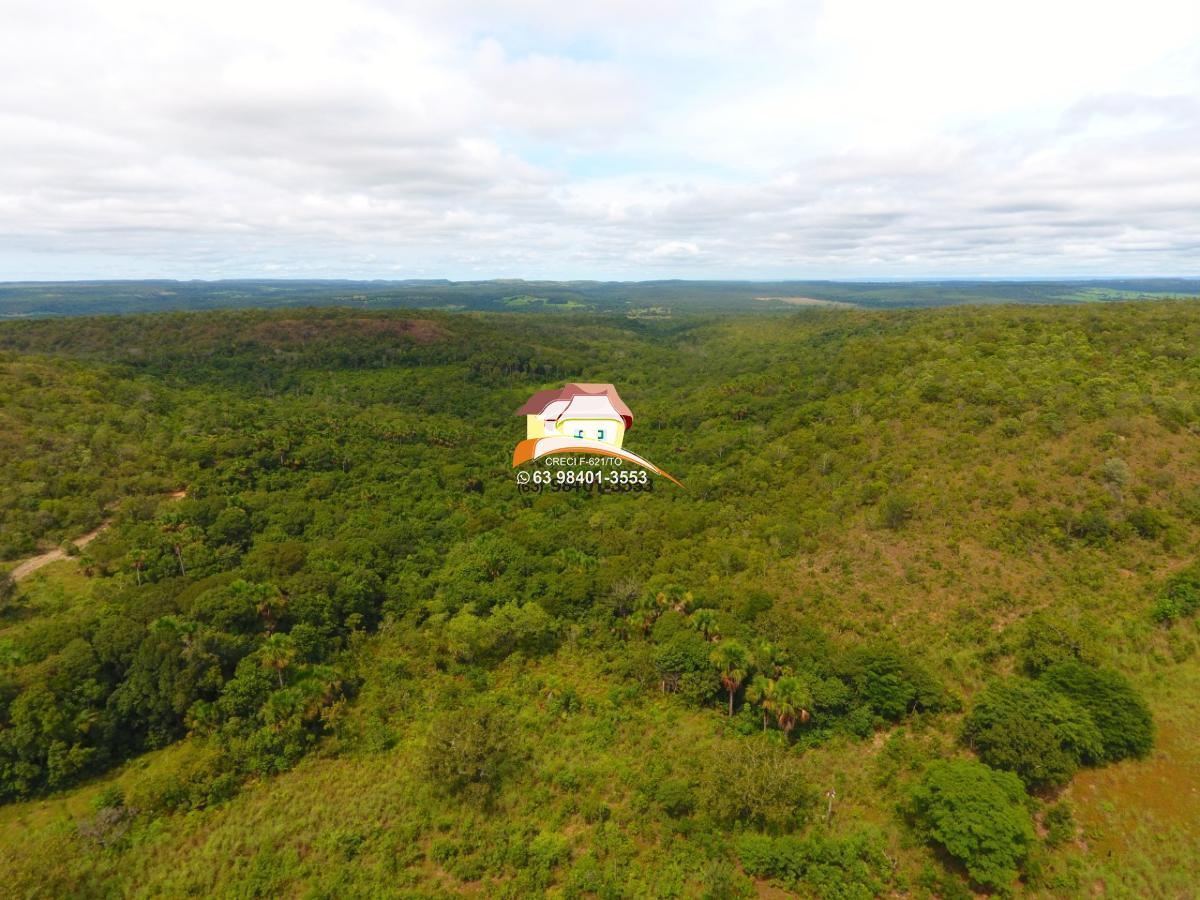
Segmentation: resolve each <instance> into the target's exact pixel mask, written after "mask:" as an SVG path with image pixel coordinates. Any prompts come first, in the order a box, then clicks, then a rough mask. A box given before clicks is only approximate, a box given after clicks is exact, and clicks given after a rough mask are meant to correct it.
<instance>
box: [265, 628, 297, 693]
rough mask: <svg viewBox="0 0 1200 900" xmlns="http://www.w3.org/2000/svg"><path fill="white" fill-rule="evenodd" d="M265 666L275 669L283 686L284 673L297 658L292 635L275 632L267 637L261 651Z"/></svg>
mask: <svg viewBox="0 0 1200 900" xmlns="http://www.w3.org/2000/svg"><path fill="white" fill-rule="evenodd" d="M259 655H260V657H261V661H262V665H263V667H264V668H267V669H273V670H274V671H275V675H276V676H277V677H278V678H279V686H280V687H281V688H282V687H283V673H284V672H285V671H286V670H287V667H288V666H290V665H291V664H292V660H293V659H295V658H296V648H295V646H294V645H293V644H292V638H291V635H287V634H273V635H271V636H270V637H269V638H267V639H266V640H265V641H264V642H263V645H262V649H261V650H260V651H259Z"/></svg>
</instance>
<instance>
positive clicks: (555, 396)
mask: <svg viewBox="0 0 1200 900" xmlns="http://www.w3.org/2000/svg"><path fill="white" fill-rule="evenodd" d="M575 397H607V398H608V401H609V402H610V403H611V404H612V406H613V409H615V410H616V411H617V414H618V415H620V417H621V418H622V419H624V420H625V427H626V428H632V427H633V413H631V412H630V411H629V407H628V406H626V405H625V401H624V400H622V399H621V397H620V395H619V394H618V393H617V389H616V388H615V387H613V386H612V385H611V384H592V383H579V382H572V383H571V384H565V385H563V386H562V387H560V388H551V389H549V390H546V391H538V392H537V393H536V394H534V395H533V396H532V397H530V398H529V399H528V400H527V401H526V403H525V405H524V406H522V407H521V408H520V409H518V410H517V411H516V412H515V413H514V414H513V415H517V416H535V415H539V414H541V412H542V411H543V410H545V408H546V407H547V406H549V405H550V404H551V403H553V402H554V401H556V400H568V401H569V400H572V399H573V398H575Z"/></svg>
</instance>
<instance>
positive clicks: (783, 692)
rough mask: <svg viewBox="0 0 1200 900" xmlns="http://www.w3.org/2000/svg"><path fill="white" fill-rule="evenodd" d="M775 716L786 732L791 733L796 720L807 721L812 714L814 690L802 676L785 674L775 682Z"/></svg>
mask: <svg viewBox="0 0 1200 900" xmlns="http://www.w3.org/2000/svg"><path fill="white" fill-rule="evenodd" d="M774 701H775V718H776V720H777V721H778V722H779V727H780V728H782V729H783V732H784V734H787V735H791V733H792V729H793V728H795V727H796V722H797V721H800V722H807V721H808V720H809V719H810V718H811V715H810V713H809V711H808V710H809V708H810V707H811V706H812V692H811V691H810V690H809V689H808V685H807V684H806V683H805V682H804V680H803V679H802V678H799V677H797V676H795V675H784V676H783V677H782V678H780V679H779V681H777V682H776V683H775V697H774Z"/></svg>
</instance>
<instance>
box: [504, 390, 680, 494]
mask: <svg viewBox="0 0 1200 900" xmlns="http://www.w3.org/2000/svg"><path fill="white" fill-rule="evenodd" d="M514 415H518V416H525V422H526V437H525V440H523V441H521V443H519V444H517V449H516V450H514V451H513V466H514V467H515V466H519V465H521V464H522V463H526V462H529V461H530V460H534V459H541V458H542V457H544V456H552V455H555V454H560V453H586V454H595V455H599V456H611V457H615V458H616V459H620V460H624V461H626V462H631V463H633V464H634V465H638V466H641V467H642V468H644V469H648V470H649V471H651V472H653V473H655V474H656V475H661V476H662V477H663V478H666V479H668V480H669V481H673V482H674V483H675V484H678V485H679V486H680V487H683V485H682V484H680V483H679V482H678V481H677V480H676V479H675V478H673V477H672V476H671V475H669V474H668V473H667V472H664V471H663V470H662V469H660V468H659V467H658V466H656V465H654V463H652V462H650V461H649V460H648V459H643V458H642V457H640V456H638V455H637V454H636V453H631V452H630V451H628V450H626V449H624V448H623V447H622V446H621V444H622V442H623V441H624V440H625V432H626V431H628V430H629V429H630V428H632V427H633V413H631V412H630V411H629V407H628V406H626V405H625V401H624V400H622V399H621V397H620V395H619V394H617V389H616V388H615V387H613V386H612V385H611V384H567V385H564V386H563V387H561V388H557V389H553V388H552V389H550V390H546V391H538V392H537V393H536V394H534V395H533V396H532V397H530V398H529V400H528V402H526V404H525V405H524V406H522V407H521V408H520V409H518V410H517V411H516V412H515V413H514Z"/></svg>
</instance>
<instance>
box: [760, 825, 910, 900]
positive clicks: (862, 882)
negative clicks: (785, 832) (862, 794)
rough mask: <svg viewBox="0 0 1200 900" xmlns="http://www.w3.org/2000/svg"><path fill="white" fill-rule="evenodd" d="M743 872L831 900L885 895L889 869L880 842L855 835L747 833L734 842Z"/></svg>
mask: <svg viewBox="0 0 1200 900" xmlns="http://www.w3.org/2000/svg"><path fill="white" fill-rule="evenodd" d="M737 854H738V856H739V858H740V859H741V861H742V868H743V869H745V870H746V873H747V874H749V875H753V876H756V877H759V878H771V879H773V880H775V881H778V882H780V883H782V884H783V885H785V886H786V887H788V888H791V889H793V890H801V891H803V892H804V893H806V894H808V893H811V894H812V895H814V896H817V897H825V898H833V900H869V898H871V897H878V896H880V895H881V894H883V893H885V891H886V890H887V886H888V880H889V877H890V874H891V866H890V865H889V864H888V859H887V856H886V855H884V852H883V839H882V838H881V837H880V836H879V835H878V834H876V833H874V832H870V831H860V832H858V833H856V834H852V835H850V836H848V837H841V838H838V837H832V836H827V835H824V834H820V833H813V834H808V835H806V836H804V837H792V836H783V837H769V836H767V835H759V834H748V835H745V836H743V837H742V838H740V839H739V840H738V842H737Z"/></svg>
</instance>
